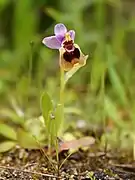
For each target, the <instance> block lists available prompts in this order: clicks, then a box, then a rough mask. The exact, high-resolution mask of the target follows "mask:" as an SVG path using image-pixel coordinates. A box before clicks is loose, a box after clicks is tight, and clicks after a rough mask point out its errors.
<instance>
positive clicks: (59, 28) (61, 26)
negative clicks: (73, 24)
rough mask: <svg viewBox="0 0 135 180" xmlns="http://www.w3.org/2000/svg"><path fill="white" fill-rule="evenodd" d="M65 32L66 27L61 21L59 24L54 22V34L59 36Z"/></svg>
mask: <svg viewBox="0 0 135 180" xmlns="http://www.w3.org/2000/svg"><path fill="white" fill-rule="evenodd" d="M66 32H67V28H66V26H65V25H64V24H62V23H59V24H56V25H55V27H54V33H55V35H56V36H57V35H61V36H64V35H65V33H66Z"/></svg>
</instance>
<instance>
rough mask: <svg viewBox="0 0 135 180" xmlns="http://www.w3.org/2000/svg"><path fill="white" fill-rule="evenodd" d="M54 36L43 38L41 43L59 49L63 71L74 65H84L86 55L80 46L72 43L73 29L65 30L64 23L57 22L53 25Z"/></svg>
mask: <svg viewBox="0 0 135 180" xmlns="http://www.w3.org/2000/svg"><path fill="white" fill-rule="evenodd" d="M54 33H55V36H50V37H46V38H44V39H43V41H42V42H43V44H45V45H46V46H47V47H49V48H51V49H59V52H60V59H59V63H60V67H61V68H63V69H64V70H65V71H69V70H71V69H72V68H73V67H74V66H84V65H85V64H86V60H87V58H88V56H85V55H84V54H83V53H82V52H81V49H80V47H79V46H78V45H77V44H75V43H74V38H75V31H74V30H70V31H67V28H66V27H65V25H64V24H61V23H59V24H57V25H55V27H54Z"/></svg>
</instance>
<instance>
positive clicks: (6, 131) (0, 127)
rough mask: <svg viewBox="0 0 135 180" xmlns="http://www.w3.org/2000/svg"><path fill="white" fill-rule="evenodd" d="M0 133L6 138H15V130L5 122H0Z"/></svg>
mask: <svg viewBox="0 0 135 180" xmlns="http://www.w3.org/2000/svg"><path fill="white" fill-rule="evenodd" d="M0 134H1V135H3V136H4V137H6V138H8V139H12V140H17V137H16V132H15V130H14V129H13V128H12V127H10V126H8V125H6V124H3V123H0Z"/></svg>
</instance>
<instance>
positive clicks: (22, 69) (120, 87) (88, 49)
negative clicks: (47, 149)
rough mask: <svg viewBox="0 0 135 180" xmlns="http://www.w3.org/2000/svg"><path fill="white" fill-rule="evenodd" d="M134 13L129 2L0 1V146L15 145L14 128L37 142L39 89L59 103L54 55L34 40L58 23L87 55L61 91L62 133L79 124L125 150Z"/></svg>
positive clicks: (130, 131) (131, 103) (132, 106)
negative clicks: (95, 129)
mask: <svg viewBox="0 0 135 180" xmlns="http://www.w3.org/2000/svg"><path fill="white" fill-rule="evenodd" d="M134 7H135V1H134V0H83V1H82V0H68V1H67V0H57V1H55V0H38V1H36V0H0V134H1V136H0V140H1V142H2V143H4V142H7V141H8V142H9V141H11V140H13V141H16V140H17V135H16V130H17V129H18V128H19V127H23V128H24V129H27V130H28V131H31V132H32V133H33V134H34V135H35V136H36V137H38V139H39V140H40V139H44V136H45V135H44V134H43V131H42V127H41V126H42V125H41V124H42V123H41V124H40V123H39V120H38V119H35V118H37V117H39V116H40V115H41V110H40V96H41V93H42V92H43V90H46V91H47V92H48V93H49V94H50V95H51V97H52V99H53V100H54V101H56V102H57V100H58V98H59V62H58V55H59V54H58V51H55V50H51V49H48V48H47V47H45V46H44V45H43V44H42V43H41V42H42V39H43V38H44V37H46V36H49V35H52V34H53V33H54V32H53V28H54V25H55V24H57V23H60V22H61V23H64V24H65V25H66V26H67V28H68V29H74V30H75V32H76V39H75V42H76V43H77V44H79V46H80V47H81V50H82V52H83V53H84V54H88V55H89V59H88V61H87V65H86V66H85V67H83V68H81V69H80V70H79V71H78V72H77V73H76V74H75V75H74V76H73V77H72V79H71V80H70V82H69V83H68V85H67V89H66V90H65V94H66V99H65V107H66V108H65V113H66V115H65V117H66V123H67V122H68V123H67V124H66V127H65V130H67V129H68V128H69V127H70V126H72V125H73V127H74V128H76V122H77V121H78V120H83V121H85V123H88V125H89V126H91V124H93V125H95V126H103V127H105V128H108V129H109V132H110V131H111V133H109V134H107V135H108V138H110V139H109V142H112V140H113V144H114V145H118V144H119V146H121V147H124V148H125V147H128V148H129V145H131V147H132V145H133V144H134V133H135V119H134V118H135V62H134V60H135V49H134V46H135V11H134ZM33 118H34V119H33ZM40 122H41V121H40ZM110 129H111V130H110ZM103 139H104V138H103ZM130 141H131V143H130ZM9 144H10V143H9ZM110 144H112V143H110ZM10 145H11V147H12V145H13V144H12V143H11V144H10ZM4 147H5V146H4ZM9 147H10V146H9ZM1 149H2V148H1ZM3 149H4V148H3ZM9 149H10V148H9ZM4 150H8V148H7V149H6V148H5V149H4ZM4 150H3V151H4ZM1 151H2V150H1Z"/></svg>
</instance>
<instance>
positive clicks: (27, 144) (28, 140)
mask: <svg viewBox="0 0 135 180" xmlns="http://www.w3.org/2000/svg"><path fill="white" fill-rule="evenodd" d="M17 140H18V143H19V145H20V146H21V147H23V148H27V149H39V148H40V144H38V142H37V140H36V138H35V137H34V136H33V135H32V134H30V133H29V132H26V131H24V130H23V129H19V130H18V132H17Z"/></svg>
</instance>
